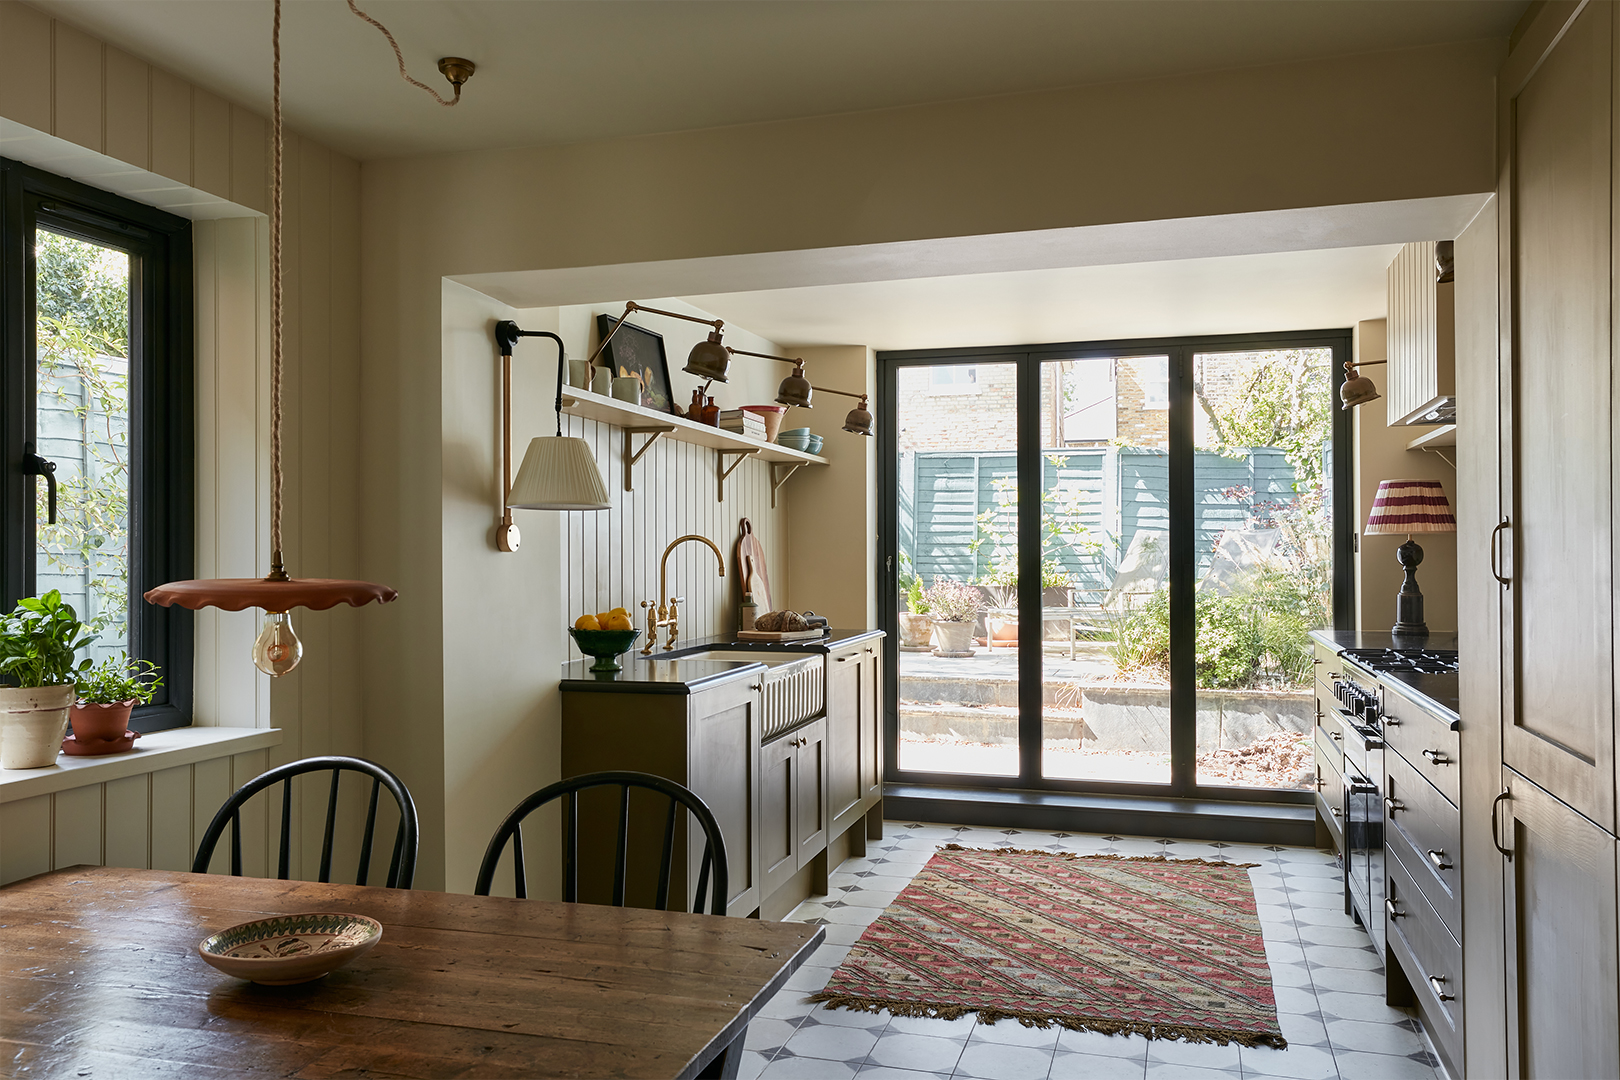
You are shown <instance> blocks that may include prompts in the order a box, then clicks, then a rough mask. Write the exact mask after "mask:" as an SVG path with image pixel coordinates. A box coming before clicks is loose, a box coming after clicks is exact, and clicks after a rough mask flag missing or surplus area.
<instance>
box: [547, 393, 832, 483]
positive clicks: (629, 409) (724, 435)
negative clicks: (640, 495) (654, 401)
mask: <svg viewBox="0 0 1620 1080" xmlns="http://www.w3.org/2000/svg"><path fill="white" fill-rule="evenodd" d="M563 411H564V412H566V413H567V414H568V415H570V416H578V417H581V418H583V419H586V420H597V421H600V422H601V423H604V424H611V425H613V426H614V427H617V428H622V429H623V430H624V490H626V491H633V490H635V489H634V487H633V484H634V476H633V470H634V467H635V464H636V462H638V461H640V460H641V456H642V455H643V454H645V453H646V452H647V449H648V448H649V447H651V446H652V444H653V443H655V442H657V441H658V440H659V439H660V438H665V439H674V440H676V441H677V442H686V443H693V444H695V445H697V446H707V447H709V448H711V449H714V450H718V451H720V452H719V453H718V454H716V455H715V458H716V464H715V476H716V481H717V486H716V492H715V494H716V498H717V500H718V501H722V502H723V501H724V500H725V497H726V486H725V485H726V477H728V476H730V475H731V474H732V473H733V472H734V471H735V470H736V468H737V466H738V465H740V464H741V463H742V462H743V461H745V460H747V459H748V458H753V459H754V460H756V461H768V462H770V463H771V473H772V481H773V482H772V484H771V504H772V505H773V506H774V505H775V504H776V489H777V488H778V487H780V486H781V485H782V483H784V482H785V481H786V480H787V478H788V477H789V476H791V475H793V472H794V471H795V470H797V469H798V468H799V467H800V466H801V465H826V464H829V462H828V461H827V459H826V458H824V457H819V456H817V455H815V454H807V453H805V452H804V451H802V450H790V449H789V448H788V447H786V446H778V445H776V444H775V443H768V442H761V441H760V440H759V439H750V438H748V437H747V436H745V435H735V434H733V433H732V432H729V431H722V430H721V429H720V428H713V427H710V426H709V425H707V424H699V423H697V422H695V421H692V420H688V419H687V418H686V417H684V416H674V415H672V414H670V413H662V412H657V411H655V410H653V409H648V408H644V407H643V406H640V405H632V404H630V403H629V402H627V401H620V400H618V399H617V398H608V397H603V396H602V395H600V394H592V393H576V394H574V395H572V396H565V397H564V398H563ZM637 435H640V436H642V437H643V441H642V442H641V444H640V445H639V446H637V445H636V436H637ZM728 459H729V460H728ZM780 465H787V466H791V467H790V468H788V469H787V470H786V471H785V472H784V473H781V474H780V475H781V479H780V480H778V479H777V478H776V477H777V475H778V469H777V466H780Z"/></svg>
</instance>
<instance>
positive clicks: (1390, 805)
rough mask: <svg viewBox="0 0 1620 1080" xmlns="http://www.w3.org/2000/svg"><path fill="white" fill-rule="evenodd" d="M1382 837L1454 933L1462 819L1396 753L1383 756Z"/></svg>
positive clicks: (1457, 931)
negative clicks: (1384, 827)
mask: <svg viewBox="0 0 1620 1080" xmlns="http://www.w3.org/2000/svg"><path fill="white" fill-rule="evenodd" d="M1384 769H1385V773H1386V778H1387V782H1386V784H1385V786H1384V796H1385V800H1386V801H1385V803H1384V817H1385V820H1386V821H1387V822H1388V823H1389V825H1390V826H1392V827H1391V828H1386V829H1385V830H1384V840H1385V843H1386V844H1387V845H1388V846H1389V848H1390V850H1391V851H1393V852H1394V853H1395V855H1396V857H1397V858H1399V859H1400V860H1401V861H1402V863H1404V864H1405V866H1406V869H1407V872H1408V873H1410V874H1411V875H1412V880H1413V882H1414V883H1415V884H1416V885H1417V886H1418V887H1419V888H1420V889H1422V890H1423V893H1424V895H1425V896H1427V897H1428V898H1429V902H1430V904H1431V905H1433V907H1434V909H1435V910H1436V911H1437V912H1439V913H1440V916H1441V918H1442V919H1443V920H1444V921H1445V924H1446V925H1447V926H1448V927H1450V928H1451V932H1452V934H1454V935H1460V932H1461V929H1462V911H1461V899H1460V898H1461V896H1462V822H1461V819H1460V817H1459V815H1458V813H1457V808H1456V807H1454V806H1452V805H1451V804H1450V803H1449V802H1447V801H1446V800H1445V797H1444V796H1442V795H1441V794H1440V792H1439V791H1437V790H1435V788H1434V785H1432V784H1430V783H1429V782H1428V781H1427V780H1425V779H1423V777H1421V776H1419V775H1418V773H1417V771H1416V770H1415V769H1413V768H1412V766H1411V765H1410V764H1408V763H1407V762H1406V761H1405V760H1404V759H1403V758H1401V757H1399V756H1398V755H1396V754H1385V755H1384Z"/></svg>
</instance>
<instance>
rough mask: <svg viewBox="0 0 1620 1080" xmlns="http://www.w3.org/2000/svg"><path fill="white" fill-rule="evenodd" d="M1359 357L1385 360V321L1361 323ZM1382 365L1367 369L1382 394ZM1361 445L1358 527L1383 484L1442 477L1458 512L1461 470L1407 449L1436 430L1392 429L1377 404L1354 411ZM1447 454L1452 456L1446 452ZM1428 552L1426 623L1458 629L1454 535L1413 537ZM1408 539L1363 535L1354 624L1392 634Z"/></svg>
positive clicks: (1422, 584)
mask: <svg viewBox="0 0 1620 1080" xmlns="http://www.w3.org/2000/svg"><path fill="white" fill-rule="evenodd" d="M1354 348H1355V355H1356V359H1358V360H1382V359H1384V358H1385V335H1384V320H1383V319H1375V320H1372V321H1369V322H1363V323H1358V324H1357V325H1356V328H1355V342H1354ZM1386 370H1387V368H1386V367H1384V366H1383V365H1379V366H1377V367H1369V368H1363V369H1362V374H1364V375H1366V376H1367V377H1368V378H1370V379H1371V380H1372V381H1373V384H1374V385H1375V386H1377V387H1378V392H1379V393H1380V394H1382V393H1383V392H1384V372H1385V371H1386ZM1353 418H1354V422H1355V444H1356V520H1355V524H1356V529H1357V531H1358V532H1359V531H1361V529H1362V527H1363V526H1365V525H1366V523H1367V515H1368V513H1370V512H1371V510H1372V504H1373V500H1374V499H1375V498H1376V497H1377V494H1378V482H1379V481H1380V480H1404V479H1413V480H1438V481H1440V483H1441V485H1442V486H1443V487H1444V488H1445V491H1446V498H1447V499H1448V500H1450V501H1451V503H1452V508H1453V511H1455V509H1456V499H1457V471H1456V469H1454V468H1453V467H1452V466H1451V465H1450V464H1449V463H1447V462H1446V461H1445V460H1444V459H1443V458H1441V457H1440V455H1439V454H1435V453H1430V452H1425V451H1423V450H1408V449H1407V448H1406V444H1407V443H1409V442H1411V441H1412V440H1413V439H1415V438H1417V437H1418V436H1419V435H1423V434H1425V433H1427V432H1430V431H1433V430H1434V428H1433V427H1427V426H1424V427H1393V428H1392V427H1388V426H1386V425H1385V422H1384V420H1385V417H1384V410H1383V408H1382V407H1381V406H1380V403H1377V402H1375V403H1373V404H1372V405H1362V406H1360V407H1359V408H1357V409H1355V410H1353ZM1445 452H1446V453H1447V455H1452V454H1454V453H1455V450H1454V449H1450V448H1448V449H1447V450H1446V451H1445ZM1414 539H1415V540H1417V542H1418V544H1419V545H1420V546H1421V547H1422V548H1423V562H1422V563H1421V564H1420V565H1419V566H1418V572H1417V580H1418V587H1419V588H1420V589H1422V590H1423V608H1424V621H1425V622H1427V623H1428V625H1429V629H1430V630H1431V631H1442V630H1443V631H1446V632H1451V631H1455V630H1456V629H1457V535H1456V533H1432V534H1428V535H1423V536H1417V537H1414ZM1405 541H1406V537H1404V536H1362V537H1361V538H1360V541H1359V543H1360V546H1359V548H1358V549H1357V552H1356V626H1358V627H1359V628H1361V629H1363V630H1376V631H1387V630H1388V629H1389V628H1390V627H1392V626H1394V625H1395V597H1396V594H1397V593H1399V592H1400V589H1401V581H1402V579H1403V577H1404V575H1403V573H1402V570H1401V566H1400V563H1398V562H1397V561H1396V559H1395V549H1396V548H1398V547H1400V546H1401V544H1402V543H1404V542H1405Z"/></svg>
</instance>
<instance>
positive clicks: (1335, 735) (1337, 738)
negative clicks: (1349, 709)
mask: <svg viewBox="0 0 1620 1080" xmlns="http://www.w3.org/2000/svg"><path fill="white" fill-rule="evenodd" d="M1328 738H1330V739H1332V740H1333V741H1334V742H1344V735H1343V734H1341V733H1340V732H1337V731H1330V732H1328Z"/></svg>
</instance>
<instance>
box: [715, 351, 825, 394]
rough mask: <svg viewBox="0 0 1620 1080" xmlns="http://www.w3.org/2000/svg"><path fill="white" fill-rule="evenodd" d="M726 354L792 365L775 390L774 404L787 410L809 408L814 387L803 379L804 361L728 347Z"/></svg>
mask: <svg viewBox="0 0 1620 1080" xmlns="http://www.w3.org/2000/svg"><path fill="white" fill-rule="evenodd" d="M726 352H728V353H731V354H732V355H734V356H757V357H759V358H760V359H761V360H780V361H781V362H782V363H784V364H792V365H793V374H791V375H789V376H788V377H787V378H785V379H783V380H782V385H781V386H778V387H777V388H776V403H777V404H778V405H786V406H788V407H789V408H799V409H808V408H810V393H811V391H812V390H814V389H815V387H813V386H811V385H810V380H809V379H807V378H805V377H804V361H803V360H802V359H800V358H799V357H797V356H773V355H771V354H770V353H762V352H749V351H748V350H747V349H733V348H731V347H730V346H729V345H728V346H727V347H726Z"/></svg>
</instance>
